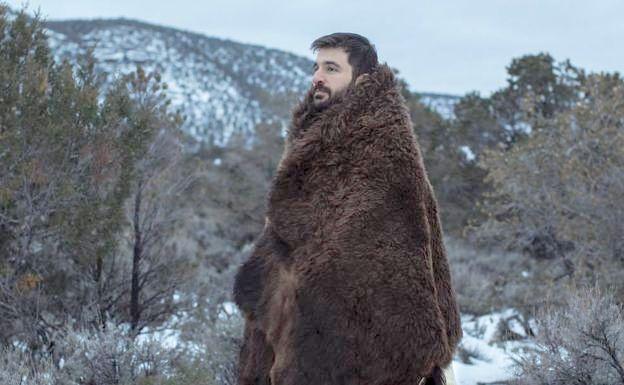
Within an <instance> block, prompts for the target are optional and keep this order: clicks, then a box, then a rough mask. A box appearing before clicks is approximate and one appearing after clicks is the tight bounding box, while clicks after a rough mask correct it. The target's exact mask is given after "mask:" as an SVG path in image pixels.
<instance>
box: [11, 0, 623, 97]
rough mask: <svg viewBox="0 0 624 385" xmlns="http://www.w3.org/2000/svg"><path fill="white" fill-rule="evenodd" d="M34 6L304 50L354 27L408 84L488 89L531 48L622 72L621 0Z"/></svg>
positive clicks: (50, 1) (59, 2) (228, 0)
mask: <svg viewBox="0 0 624 385" xmlns="http://www.w3.org/2000/svg"><path fill="white" fill-rule="evenodd" d="M0 1H3V0H0ZM4 2H6V3H8V4H9V6H12V7H13V8H20V7H21V6H22V5H23V4H24V2H23V0H8V1H7V0H4ZM39 7H40V9H41V13H42V15H43V16H44V17H46V18H47V19H49V20H57V19H70V18H71V19H75V18H113V17H126V18H132V19H139V20H142V21H146V22H150V23H155V24H160V25H166V26H171V27H176V28H180V29H184V30H188V31H194V32H200V33H204V34H206V35H209V36H215V37H220V38H228V39H232V40H236V41H240V42H244V43H254V44H259V45H263V46H266V47H271V48H279V49H283V50H286V51H290V52H294V53H297V54H300V55H304V56H307V57H309V58H311V59H313V54H312V53H311V52H310V50H309V46H310V43H311V42H312V41H313V40H314V39H316V38H317V37H319V36H322V35H325V34H329V33H332V32H355V33H359V34H361V35H364V36H366V37H368V38H369V39H370V40H371V42H372V43H373V44H375V46H376V48H377V52H378V54H379V57H380V59H381V61H386V62H387V63H388V64H389V65H390V66H392V67H395V68H397V69H398V70H399V71H400V74H401V76H402V77H404V78H405V79H406V80H407V81H408V83H409V84H410V86H411V88H412V89H413V90H417V91H430V92H441V93H452V94H458V95H461V94H464V93H466V92H468V91H472V90H477V91H480V92H481V93H482V94H483V95H487V94H489V93H490V92H492V91H494V90H496V89H498V88H501V87H503V86H504V85H505V78H506V74H505V67H506V66H507V65H509V63H510V62H511V59H512V58H514V57H518V56H521V55H523V54H527V53H538V52H540V51H546V52H549V53H550V54H551V55H553V56H554V58H555V59H556V60H557V61H562V60H564V59H567V58H569V59H570V60H571V61H572V63H573V64H575V65H577V66H580V67H583V68H585V69H587V70H591V71H608V72H613V71H619V72H620V73H623V72H624V0H593V1H592V0H558V1H557V0H483V1H481V0H446V1H445V0H437V1H435V0H411V1H410V0H386V1H370V0H343V1H327V0H316V1H309V0H290V1H287V0H286V1H276V0H262V1H245V0H207V1H200V0H175V1H160V0H152V1H148V0H144V1H137V0H97V1H96V0H30V1H29V2H28V9H29V10H30V11H33V10H36V9H37V8H39Z"/></svg>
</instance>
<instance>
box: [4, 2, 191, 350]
mask: <svg viewBox="0 0 624 385" xmlns="http://www.w3.org/2000/svg"><path fill="white" fill-rule="evenodd" d="M0 36H1V37H3V38H0V84H2V86H1V87H0V164H1V165H2V167H0V186H2V187H1V188H0V234H1V235H0V271H2V272H3V273H2V275H0V304H2V305H3V306H1V307H0V320H2V321H0V325H1V326H2V328H1V330H2V331H1V332H0V340H1V341H2V342H3V343H8V342H9V341H8V339H9V338H23V339H26V340H28V341H29V343H30V344H31V347H33V348H34V349H36V348H37V347H39V346H42V345H43V344H46V343H47V330H48V328H54V327H55V325H56V324H57V323H62V321H63V319H65V318H67V317H72V318H75V319H80V318H81V314H82V310H83V308H84V307H91V306H94V304H96V305H95V306H96V307H97V308H99V309H100V311H101V313H102V314H100V316H102V317H103V315H104V312H115V311H122V309H123V307H118V306H119V304H118V302H119V301H120V300H121V299H122V297H121V296H120V295H118V294H117V293H115V292H114V291H113V290H112V288H116V287H120V282H123V279H124V278H123V276H121V274H122V273H123V271H122V270H120V269H122V268H123V265H120V264H119V261H117V263H115V261H116V260H117V257H118V254H119V253H120V250H119V239H120V236H121V235H122V233H123V231H124V226H125V225H126V217H125V215H126V213H125V208H124V205H125V202H126V201H127V200H128V198H129V197H130V195H131V193H132V188H133V181H134V180H135V179H136V178H137V164H138V162H139V161H140V160H141V159H143V158H144V157H145V156H146V154H147V151H148V149H149V146H150V144H151V143H152V142H153V140H154V137H155V134H156V133H157V132H159V130H161V129H163V128H170V129H177V128H178V127H179V126H180V124H181V118H180V116H179V115H178V114H176V113H171V112H169V110H168V108H169V101H168V100H167V99H166V98H165V94H164V89H165V88H166V85H164V84H163V83H162V82H161V80H160V77H159V75H158V74H154V73H149V74H148V73H145V71H143V69H142V68H140V67H139V68H137V70H136V71H135V72H132V73H130V74H126V75H123V76H120V77H119V78H118V79H117V80H116V82H115V83H114V84H113V85H112V86H111V87H110V88H109V89H108V91H107V92H106V94H105V95H103V92H102V87H101V85H102V79H101V78H100V76H99V75H98V74H97V73H96V72H95V62H94V59H93V56H92V55H91V53H90V52H88V53H87V54H86V55H85V56H84V57H83V58H82V62H81V63H80V64H79V65H77V66H75V65H72V64H70V63H69V62H67V61H64V62H62V63H55V62H54V60H53V58H52V57H51V55H50V50H49V48H48V46H47V41H46V36H45V33H44V30H43V28H42V25H41V20H40V19H39V17H38V16H35V17H34V18H31V17H30V16H28V15H27V14H26V13H25V11H24V10H22V11H21V12H19V13H18V15H17V16H16V17H15V18H14V19H12V20H11V19H9V18H8V17H7V15H6V9H5V8H3V7H0ZM100 99H101V101H100ZM155 166H156V167H159V166H160V165H155ZM33 277H35V278H36V284H34V285H31V284H26V283H28V282H35V281H33V279H32V278H33ZM113 293H115V294H114V295H113ZM44 317H45V318H44ZM103 318H104V317H103ZM16 320H19V321H20V322H19V323H18V324H16V322H15V321H16Z"/></svg>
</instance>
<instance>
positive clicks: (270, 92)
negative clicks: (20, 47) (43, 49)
mask: <svg viewBox="0 0 624 385" xmlns="http://www.w3.org/2000/svg"><path fill="white" fill-rule="evenodd" d="M46 27H47V28H48V30H49V33H48V35H49V37H50V46H51V48H52V50H53V52H54V55H55V57H56V58H57V59H60V58H63V57H68V58H69V59H70V60H72V61H75V60H76V59H77V57H78V55H80V54H84V53H85V52H86V50H87V49H88V48H89V47H94V55H95V57H96V59H97V62H98V68H97V69H98V70H99V71H103V72H105V73H107V74H109V77H110V76H114V75H115V74H118V73H126V72H130V71H132V70H134V69H135V66H136V65H137V64H141V65H142V66H143V67H144V68H145V69H146V70H147V71H150V70H158V71H159V72H160V73H161V75H162V78H163V81H164V82H166V83H167V84H168V87H169V89H168V96H169V97H170V98H171V99H172V104H173V106H174V107H175V108H181V109H182V111H183V114H185V115H186V116H187V121H186V123H185V127H184V128H185V129H186V131H187V132H189V133H190V134H192V135H193V136H194V137H195V138H197V139H199V140H208V141H210V140H211V139H212V140H214V141H215V142H216V143H223V142H224V141H226V140H227V139H228V138H229V137H230V135H231V134H232V133H234V132H236V131H239V132H242V133H245V134H249V133H251V132H253V130H254V127H255V125H256V124H257V123H259V122H260V121H269V122H270V121H274V120H278V121H283V120H284V119H285V118H287V116H288V115H287V113H288V111H289V108H290V105H292V104H294V102H296V96H297V95H300V94H301V93H302V92H304V91H305V89H306V88H307V84H308V81H309V79H308V76H309V74H308V72H309V71H308V69H309V68H310V67H311V65H312V62H311V61H310V60H309V59H306V58H303V57H300V56H297V55H293V54H290V53H287V52H283V51H279V50H275V49H268V48H264V47H260V46H254V45H248V44H240V43H236V42H232V41H228V40H221V39H217V38H212V37H207V36H203V35H200V34H196V33H191V32H185V31H181V30H176V29H173V28H167V27H161V26H156V25H151V24H146V23H142V22H138V21H134V20H127V19H115V20H89V21H83V20H79V21H56V22H48V23H46Z"/></svg>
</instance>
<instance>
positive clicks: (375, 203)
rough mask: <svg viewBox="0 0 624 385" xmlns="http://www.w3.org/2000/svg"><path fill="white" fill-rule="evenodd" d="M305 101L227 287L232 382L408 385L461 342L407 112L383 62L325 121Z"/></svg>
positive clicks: (295, 115) (431, 203)
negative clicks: (246, 252)
mask: <svg viewBox="0 0 624 385" xmlns="http://www.w3.org/2000/svg"><path fill="white" fill-rule="evenodd" d="M311 97H312V92H311V91H309V92H308V93H307V94H306V95H305V98H304V100H303V101H302V102H301V103H299V105H298V106H297V107H296V108H295V109H294V111H293V115H292V123H291V125H290V127H289V130H288V136H287V140H286V144H285V148H284V153H283V156H282V159H281V161H280V164H279V166H278V169H277V172H276V174H275V177H274V180H273V183H272V187H271V190H270V192H269V195H268V202H267V203H268V204H267V222H266V225H265V228H264V231H263V233H262V235H261V236H260V237H259V238H258V240H257V242H256V245H255V247H254V249H253V250H252V253H251V255H250V258H249V259H248V260H247V261H246V262H245V264H243V266H241V268H240V270H239V272H238V274H237V276H236V281H235V286H234V298H235V301H236V303H237V304H238V306H239V307H240V308H241V309H242V311H243V313H244V314H245V317H246V327H245V341H244V346H243V348H242V350H241V356H240V368H241V372H240V374H241V379H240V383H241V384H251V383H271V384H273V385H276V384H280V385H281V384H284V385H294V384H297V385H306V384H342V383H344V384H360V383H361V384H408V383H413V384H416V383H418V382H419V381H420V379H422V378H423V377H426V376H428V375H430V374H431V372H432V370H433V369H434V367H435V366H446V365H448V363H450V361H451V360H452V356H453V353H454V350H455V348H456V346H457V344H458V343H459V340H460V339H461V334H462V332H461V325H460V320H459V311H458V308H457V303H456V299H455V294H454V292H453V289H452V287H451V278H450V272H449V267H448V261H447V258H446V252H445V249H444V245H443V243H442V229H441V227H440V219H439V215H438V212H437V202H436V199H435V197H434V193H433V189H432V187H431V184H430V183H429V179H428V177H427V174H426V172H425V168H424V165H423V162H422V157H421V154H420V152H419V147H418V143H417V141H416V137H415V135H414V132H413V129H412V124H411V120H410V116H409V111H408V109H407V107H406V104H405V101H404V99H403V97H402V96H401V93H400V89H399V87H398V85H397V81H396V78H395V76H394V74H393V72H392V70H391V69H390V68H389V67H388V66H387V65H385V64H384V65H380V66H378V68H377V69H376V70H375V71H374V72H372V73H371V74H366V75H363V77H362V78H361V79H360V81H358V83H357V84H356V85H355V86H354V87H351V88H349V89H348V91H347V92H346V93H345V94H344V95H343V97H342V100H341V101H340V102H339V103H335V104H332V105H331V106H330V107H328V108H327V109H325V110H324V111H321V112H315V111H313V110H312V109H310V108H309V107H308V106H310V103H308V102H309V101H310V98H311ZM262 381H264V382H262Z"/></svg>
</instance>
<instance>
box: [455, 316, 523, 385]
mask: <svg viewBox="0 0 624 385" xmlns="http://www.w3.org/2000/svg"><path fill="white" fill-rule="evenodd" d="M515 314H516V312H515V311H514V310H513V309H506V310H504V311H500V312H495V313H492V314H488V315H484V316H480V317H473V316H468V315H463V316H462V329H463V331H464V337H463V339H462V342H461V345H462V346H463V347H465V348H467V349H469V350H471V351H474V352H478V355H479V356H480V357H479V358H471V363H470V364H466V363H462V362H461V361H460V360H459V358H456V359H455V360H454V361H453V368H454V371H455V378H456V380H457V384H458V385H477V384H487V383H492V382H497V381H506V380H509V379H511V378H513V367H512V364H513V361H512V359H511V357H512V356H514V355H516V354H518V351H519V350H520V349H522V348H526V347H528V346H529V345H530V344H531V342H528V341H506V342H498V341H497V327H498V324H499V321H500V320H501V319H508V318H509V317H512V316H513V315H515ZM510 327H511V330H512V331H513V332H515V333H518V334H520V335H522V336H525V333H524V330H523V328H522V327H521V326H520V324H519V323H517V322H515V323H514V322H511V323H510Z"/></svg>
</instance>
